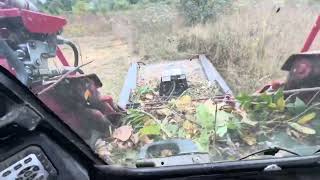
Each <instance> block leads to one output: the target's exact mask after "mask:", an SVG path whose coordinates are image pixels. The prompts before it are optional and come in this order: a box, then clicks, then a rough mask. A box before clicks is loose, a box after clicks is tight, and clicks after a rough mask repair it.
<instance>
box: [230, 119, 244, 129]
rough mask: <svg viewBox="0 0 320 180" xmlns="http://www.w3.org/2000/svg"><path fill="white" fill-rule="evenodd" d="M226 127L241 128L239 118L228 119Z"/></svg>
mask: <svg viewBox="0 0 320 180" xmlns="http://www.w3.org/2000/svg"><path fill="white" fill-rule="evenodd" d="M227 127H228V129H232V130H236V129H240V128H241V124H240V122H239V120H237V119H232V120H230V121H228V123H227Z"/></svg>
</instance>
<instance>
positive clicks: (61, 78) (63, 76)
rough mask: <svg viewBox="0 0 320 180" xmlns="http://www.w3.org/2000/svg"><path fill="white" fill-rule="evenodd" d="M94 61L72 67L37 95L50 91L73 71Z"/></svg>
mask: <svg viewBox="0 0 320 180" xmlns="http://www.w3.org/2000/svg"><path fill="white" fill-rule="evenodd" d="M92 62H93V61H90V62H87V63H85V64H82V65H81V66H78V67H76V68H75V69H72V70H70V71H68V72H67V73H65V74H64V75H62V76H61V77H60V78H59V79H58V80H57V81H56V82H55V83H53V84H51V85H50V86H48V87H46V88H44V89H43V90H41V91H40V92H39V93H37V95H41V94H43V93H45V92H46V91H48V90H49V89H51V88H54V87H55V86H56V85H57V84H58V83H59V82H61V81H62V80H63V79H64V78H66V77H67V76H69V75H70V74H72V73H73V72H75V71H77V70H79V69H80V68H82V67H83V66H86V65H88V64H90V63H92Z"/></svg>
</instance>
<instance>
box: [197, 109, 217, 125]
mask: <svg viewBox="0 0 320 180" xmlns="http://www.w3.org/2000/svg"><path fill="white" fill-rule="evenodd" d="M212 113H213V112H211V110H210V109H209V108H208V107H207V106H206V105H204V104H200V105H199V106H198V107H197V109H196V117H197V121H198V123H199V124H200V125H201V127H202V128H205V129H213V127H214V126H213V125H214V116H213V114H212Z"/></svg>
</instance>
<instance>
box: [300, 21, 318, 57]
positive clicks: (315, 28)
mask: <svg viewBox="0 0 320 180" xmlns="http://www.w3.org/2000/svg"><path fill="white" fill-rule="evenodd" d="M319 30H320V16H318V19H317V21H316V24H315V25H314V26H313V28H312V30H311V32H310V34H309V36H308V38H307V40H306V42H305V43H304V46H303V48H302V50H301V52H306V51H308V50H309V49H310V47H311V45H312V43H313V41H314V39H315V38H316V36H317V34H318V32H319Z"/></svg>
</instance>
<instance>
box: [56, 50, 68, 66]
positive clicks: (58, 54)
mask: <svg viewBox="0 0 320 180" xmlns="http://www.w3.org/2000/svg"><path fill="white" fill-rule="evenodd" d="M56 54H57V57H58V58H59V60H60V62H61V64H62V65H64V66H70V65H69V63H68V61H67V59H66V57H65V56H64V55H63V53H62V51H61V49H60V48H59V47H57V50H56Z"/></svg>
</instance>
